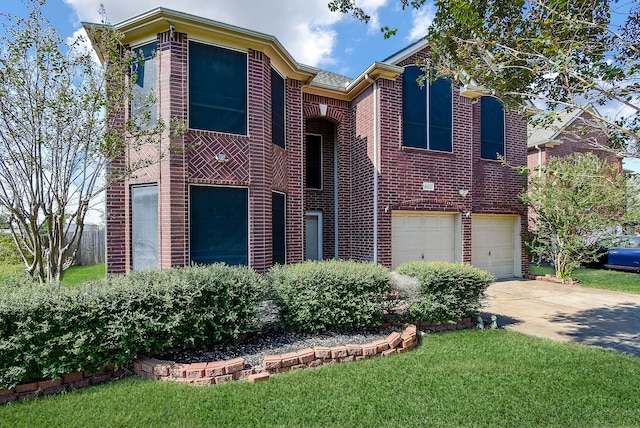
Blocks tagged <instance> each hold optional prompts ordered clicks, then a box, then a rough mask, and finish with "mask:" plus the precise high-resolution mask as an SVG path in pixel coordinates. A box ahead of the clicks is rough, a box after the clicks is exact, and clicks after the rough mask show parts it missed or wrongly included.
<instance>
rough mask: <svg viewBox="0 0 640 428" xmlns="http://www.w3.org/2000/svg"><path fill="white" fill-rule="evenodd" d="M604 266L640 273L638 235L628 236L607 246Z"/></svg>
mask: <svg viewBox="0 0 640 428" xmlns="http://www.w3.org/2000/svg"><path fill="white" fill-rule="evenodd" d="M604 267H605V268H607V269H616V270H626V271H631V272H638V273H640V236H634V237H628V238H627V239H623V240H621V241H620V245H616V246H615V247H613V248H609V250H608V251H607V254H606V259H605V260H604Z"/></svg>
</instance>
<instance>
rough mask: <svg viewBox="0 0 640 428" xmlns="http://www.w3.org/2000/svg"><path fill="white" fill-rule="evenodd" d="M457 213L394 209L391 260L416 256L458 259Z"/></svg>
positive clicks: (393, 261) (425, 258)
mask: <svg viewBox="0 0 640 428" xmlns="http://www.w3.org/2000/svg"><path fill="white" fill-rule="evenodd" d="M456 219H457V215H456V214H449V213H424V212H414V211H394V212H393V216H392V220H391V264H392V268H394V269H395V268H396V267H397V266H398V265H401V264H402V263H404V262H408V261H412V260H441V261H446V262H453V261H456V260H457V257H456V255H457V254H458V253H459V252H460V251H456V249H457V248H459V246H457V245H456V242H457V241H456V235H457V231H458V230H459V227H458V226H457V223H458V222H457V221H456Z"/></svg>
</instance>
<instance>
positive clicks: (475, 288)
mask: <svg viewBox="0 0 640 428" xmlns="http://www.w3.org/2000/svg"><path fill="white" fill-rule="evenodd" d="M396 271H397V272H398V273H401V274H405V275H410V276H413V277H415V278H417V279H418V281H419V282H420V295H419V296H418V297H417V298H416V299H415V300H414V301H413V302H412V303H411V305H410V306H409V307H408V308H407V310H406V311H405V318H406V319H407V320H411V321H427V322H447V321H457V320H459V319H461V318H465V317H468V316H475V315H476V314H477V313H478V312H479V311H480V308H481V307H482V303H483V300H484V298H485V291H486V289H487V287H489V285H490V284H491V283H492V282H493V281H495V278H494V277H493V276H492V275H491V274H490V273H489V272H487V271H485V270H482V269H478V268H476V267H473V266H471V265H466V264H459V263H446V262H424V261H415V262H407V263H404V264H402V265H400V266H398V268H397V269H396Z"/></svg>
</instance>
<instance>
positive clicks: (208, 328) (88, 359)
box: [0, 265, 265, 388]
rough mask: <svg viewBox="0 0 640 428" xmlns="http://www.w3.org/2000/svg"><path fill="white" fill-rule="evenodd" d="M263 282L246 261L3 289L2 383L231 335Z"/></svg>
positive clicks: (249, 315)
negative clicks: (72, 283) (71, 284)
mask: <svg viewBox="0 0 640 428" xmlns="http://www.w3.org/2000/svg"><path fill="white" fill-rule="evenodd" d="M264 285H265V282H264V280H263V279H262V277H261V276H259V275H258V274H256V273H254V272H253V271H251V270H250V269H248V268H243V267H229V266H225V265H212V266H207V267H193V268H184V269H173V270H168V271H146V272H136V273H132V274H129V275H127V276H118V277H114V278H110V279H107V280H104V281H100V282H95V283H86V284H83V285H80V286H78V287H74V288H68V287H62V286H31V287H27V286H24V287H15V288H8V287H7V288H4V289H0V319H1V320H2V323H0V388H2V387H5V388H6V387H11V386H13V385H15V384H18V383H21V382H25V381H28V380H31V379H36V378H56V377H59V376H60V375H61V374H64V373H69V372H74V371H79V370H87V371H95V370H98V369H101V368H103V367H105V366H113V367H119V366H123V365H126V364H128V363H130V362H131V361H132V360H133V359H134V358H135V357H136V356H137V355H140V354H147V353H149V354H150V353H157V352H161V351H163V350H167V349H170V348H173V347H178V346H181V347H194V346H204V345H208V344H212V343H217V342H223V341H229V340H232V339H234V338H236V337H237V336H238V335H239V334H240V333H242V332H245V331H248V330H249V329H250V328H252V326H253V325H254V323H255V321H256V319H257V311H256V305H257V303H258V302H259V300H260V299H261V297H262V293H263V291H264V289H265V286H264Z"/></svg>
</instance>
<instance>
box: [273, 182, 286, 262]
mask: <svg viewBox="0 0 640 428" xmlns="http://www.w3.org/2000/svg"><path fill="white" fill-rule="evenodd" d="M285 202H286V198H285V195H284V194H282V193H277V192H273V193H271V243H272V246H273V264H276V263H279V264H281V265H283V264H285V263H286V254H285V252H286V244H285V240H286V228H285V227H286V223H285V209H286V208H285V206H286V205H285Z"/></svg>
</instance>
